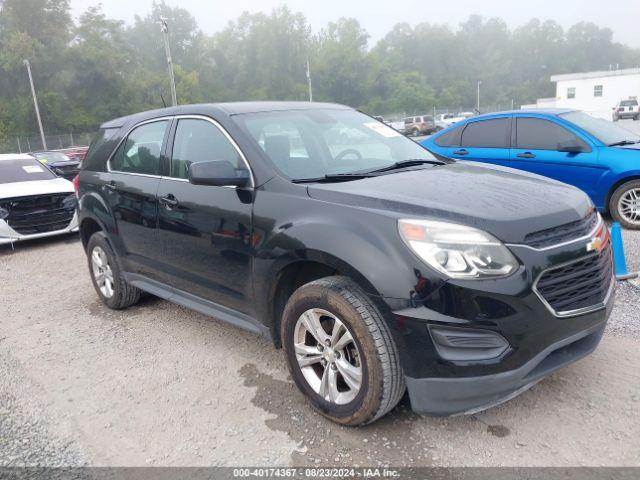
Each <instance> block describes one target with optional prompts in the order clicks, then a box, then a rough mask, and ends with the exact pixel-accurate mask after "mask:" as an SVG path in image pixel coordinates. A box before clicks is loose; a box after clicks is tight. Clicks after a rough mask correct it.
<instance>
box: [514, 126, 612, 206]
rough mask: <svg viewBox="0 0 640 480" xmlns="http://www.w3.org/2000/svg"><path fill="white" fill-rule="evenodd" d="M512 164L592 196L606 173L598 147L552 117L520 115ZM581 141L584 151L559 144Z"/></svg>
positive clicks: (516, 127) (578, 143)
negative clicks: (549, 118)
mask: <svg viewBox="0 0 640 480" xmlns="http://www.w3.org/2000/svg"><path fill="white" fill-rule="evenodd" d="M514 128H515V135H514V137H515V141H514V146H513V148H512V149H511V166H512V167H513V168H517V169H520V170H526V171H528V172H532V173H537V174H539V175H544V176H545V177H549V178H553V179H555V180H559V181H561V182H564V183H568V184H569V185H574V186H576V187H578V188H580V189H581V190H583V191H584V192H586V193H587V194H588V195H590V196H591V197H592V198H593V196H594V194H595V192H596V185H597V184H598V180H599V178H600V176H601V175H602V174H603V173H604V170H603V169H602V167H601V166H600V165H599V164H598V153H597V149H593V148H591V146H590V145H589V144H588V143H587V142H586V141H585V140H583V139H582V138H580V137H578V136H577V135H575V134H574V133H573V132H571V131H569V130H568V129H566V128H565V127H563V126H562V125H560V124H557V123H555V122H552V121H550V120H545V119H542V118H534V117H518V118H516V122H515V127H514ZM568 144H573V145H579V146H581V147H582V151H581V152H562V151H559V148H561V147H560V145H568Z"/></svg>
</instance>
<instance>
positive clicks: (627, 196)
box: [609, 180, 640, 230]
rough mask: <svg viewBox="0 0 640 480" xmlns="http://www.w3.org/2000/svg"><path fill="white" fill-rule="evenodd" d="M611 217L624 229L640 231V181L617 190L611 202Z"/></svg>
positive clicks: (633, 181) (628, 183) (631, 182)
mask: <svg viewBox="0 0 640 480" xmlns="http://www.w3.org/2000/svg"><path fill="white" fill-rule="evenodd" d="M609 210H610V211H611V216H612V217H613V219H614V220H615V221H617V222H620V224H621V225H622V226H623V227H626V228H630V229H634V230H640V180H632V181H630V182H627V183H625V184H623V185H621V186H620V187H618V188H617V189H616V191H615V192H613V195H612V196H611V200H610V202H609Z"/></svg>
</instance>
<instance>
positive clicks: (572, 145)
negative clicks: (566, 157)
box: [558, 140, 588, 153]
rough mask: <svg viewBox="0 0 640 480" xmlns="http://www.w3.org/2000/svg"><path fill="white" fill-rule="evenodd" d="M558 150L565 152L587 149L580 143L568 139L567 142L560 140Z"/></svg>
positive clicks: (579, 151)
mask: <svg viewBox="0 0 640 480" xmlns="http://www.w3.org/2000/svg"><path fill="white" fill-rule="evenodd" d="M558 151H559V152H566V153H582V152H587V151H588V150H587V149H586V148H585V147H584V145H581V144H580V143H578V142H576V141H573V140H570V141H568V142H560V143H558Z"/></svg>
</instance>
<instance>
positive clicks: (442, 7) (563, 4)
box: [71, 0, 640, 47]
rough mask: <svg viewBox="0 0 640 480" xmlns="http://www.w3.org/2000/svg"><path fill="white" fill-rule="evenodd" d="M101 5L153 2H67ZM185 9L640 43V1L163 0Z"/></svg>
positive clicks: (204, 24) (222, 18) (130, 10)
mask: <svg viewBox="0 0 640 480" xmlns="http://www.w3.org/2000/svg"><path fill="white" fill-rule="evenodd" d="M98 3H102V6H103V10H104V11H105V13H106V14H107V15H108V16H109V17H111V18H118V19H120V20H125V21H126V22H131V21H132V20H133V16H134V15H135V14H138V15H145V14H146V13H148V11H149V10H150V6H151V3H152V1H151V0H71V5H72V8H73V13H74V16H76V17H77V16H78V15H79V14H80V13H82V12H83V11H84V10H85V9H86V8H87V7H89V6H91V5H95V4H98ZM166 3H167V4H169V5H173V6H176V5H180V6H182V7H183V8H186V9H187V10H189V11H190V12H191V13H192V14H193V15H194V16H195V17H196V19H197V20H198V23H199V24H200V27H201V28H202V29H203V30H204V31H205V32H207V33H213V32H215V31H218V30H220V29H222V28H224V26H225V25H226V24H227V22H228V21H230V20H235V19H236V18H237V17H238V15H240V13H242V12H243V11H245V10H248V11H250V12H258V11H263V12H270V11H271V10H272V9H273V8H274V7H277V6H279V5H282V4H287V5H288V6H289V7H290V8H291V9H292V10H294V11H299V12H302V13H303V14H304V15H305V16H306V17H307V20H308V21H309V23H310V24H311V26H312V28H313V29H314V30H315V31H317V30H319V29H320V28H322V27H323V26H324V25H325V24H326V23H327V22H329V21H332V20H336V19H338V18H340V17H354V18H357V19H358V20H359V21H360V23H361V25H362V26H363V27H364V28H365V29H366V30H367V31H368V32H369V34H371V36H372V38H373V40H377V39H378V38H380V37H382V36H384V34H385V33H386V32H388V31H389V30H390V29H391V27H392V26H393V25H395V24H396V23H399V22H408V23H410V24H412V25H413V24H416V23H420V22H431V23H446V24H449V25H451V26H452V27H457V26H458V24H459V23H460V22H461V21H463V20H465V19H466V18H467V17H468V16H469V15H471V14H476V13H477V14H480V15H483V16H485V17H494V16H495V17H501V18H503V19H504V20H505V21H506V22H507V23H508V24H509V26H511V27H513V26H519V25H521V24H523V23H525V22H526V21H527V20H529V19H531V18H533V17H538V18H541V19H553V20H556V21H557V22H559V23H560V24H562V25H563V26H565V27H568V26H570V25H573V24H574V23H577V22H579V21H582V20H585V21H591V22H594V23H596V24H598V25H599V26H606V27H609V28H611V29H612V30H613V31H614V38H615V39H616V40H617V41H619V42H623V43H627V44H629V45H631V46H634V47H640V1H639V0H608V1H604V2H603V1H602V0H537V1H535V2H523V1H522V0H442V1H433V0H395V1H394V0H391V1H390V0H319V1H318V0H286V1H283V0H166Z"/></svg>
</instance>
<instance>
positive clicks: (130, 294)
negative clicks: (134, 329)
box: [87, 232, 141, 310]
mask: <svg viewBox="0 0 640 480" xmlns="http://www.w3.org/2000/svg"><path fill="white" fill-rule="evenodd" d="M87 261H88V263H89V273H90V274H91V282H92V283H93V288H95V289H96V292H97V294H98V296H99V297H100V300H102V303H104V304H105V305H106V306H107V307H109V308H111V309H113V310H122V309H123V308H127V307H130V306H132V305H135V304H136V303H138V300H140V294H141V291H140V290H139V289H138V288H136V287H134V286H132V285H130V284H129V283H128V282H127V281H126V280H125V279H124V277H123V276H122V269H121V268H120V264H119V263H118V259H117V257H116V255H115V254H114V253H113V250H112V248H111V246H110V245H109V242H108V241H107V238H106V236H105V235H104V233H102V232H96V233H94V234H93V235H92V236H91V238H90V239H89V242H88V243H87ZM99 268H102V271H101V272H100V271H99V270H98V269H99ZM109 278H110V279H111V280H110V281H109ZM109 284H110V285H111V287H110V288H108V285H109Z"/></svg>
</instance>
